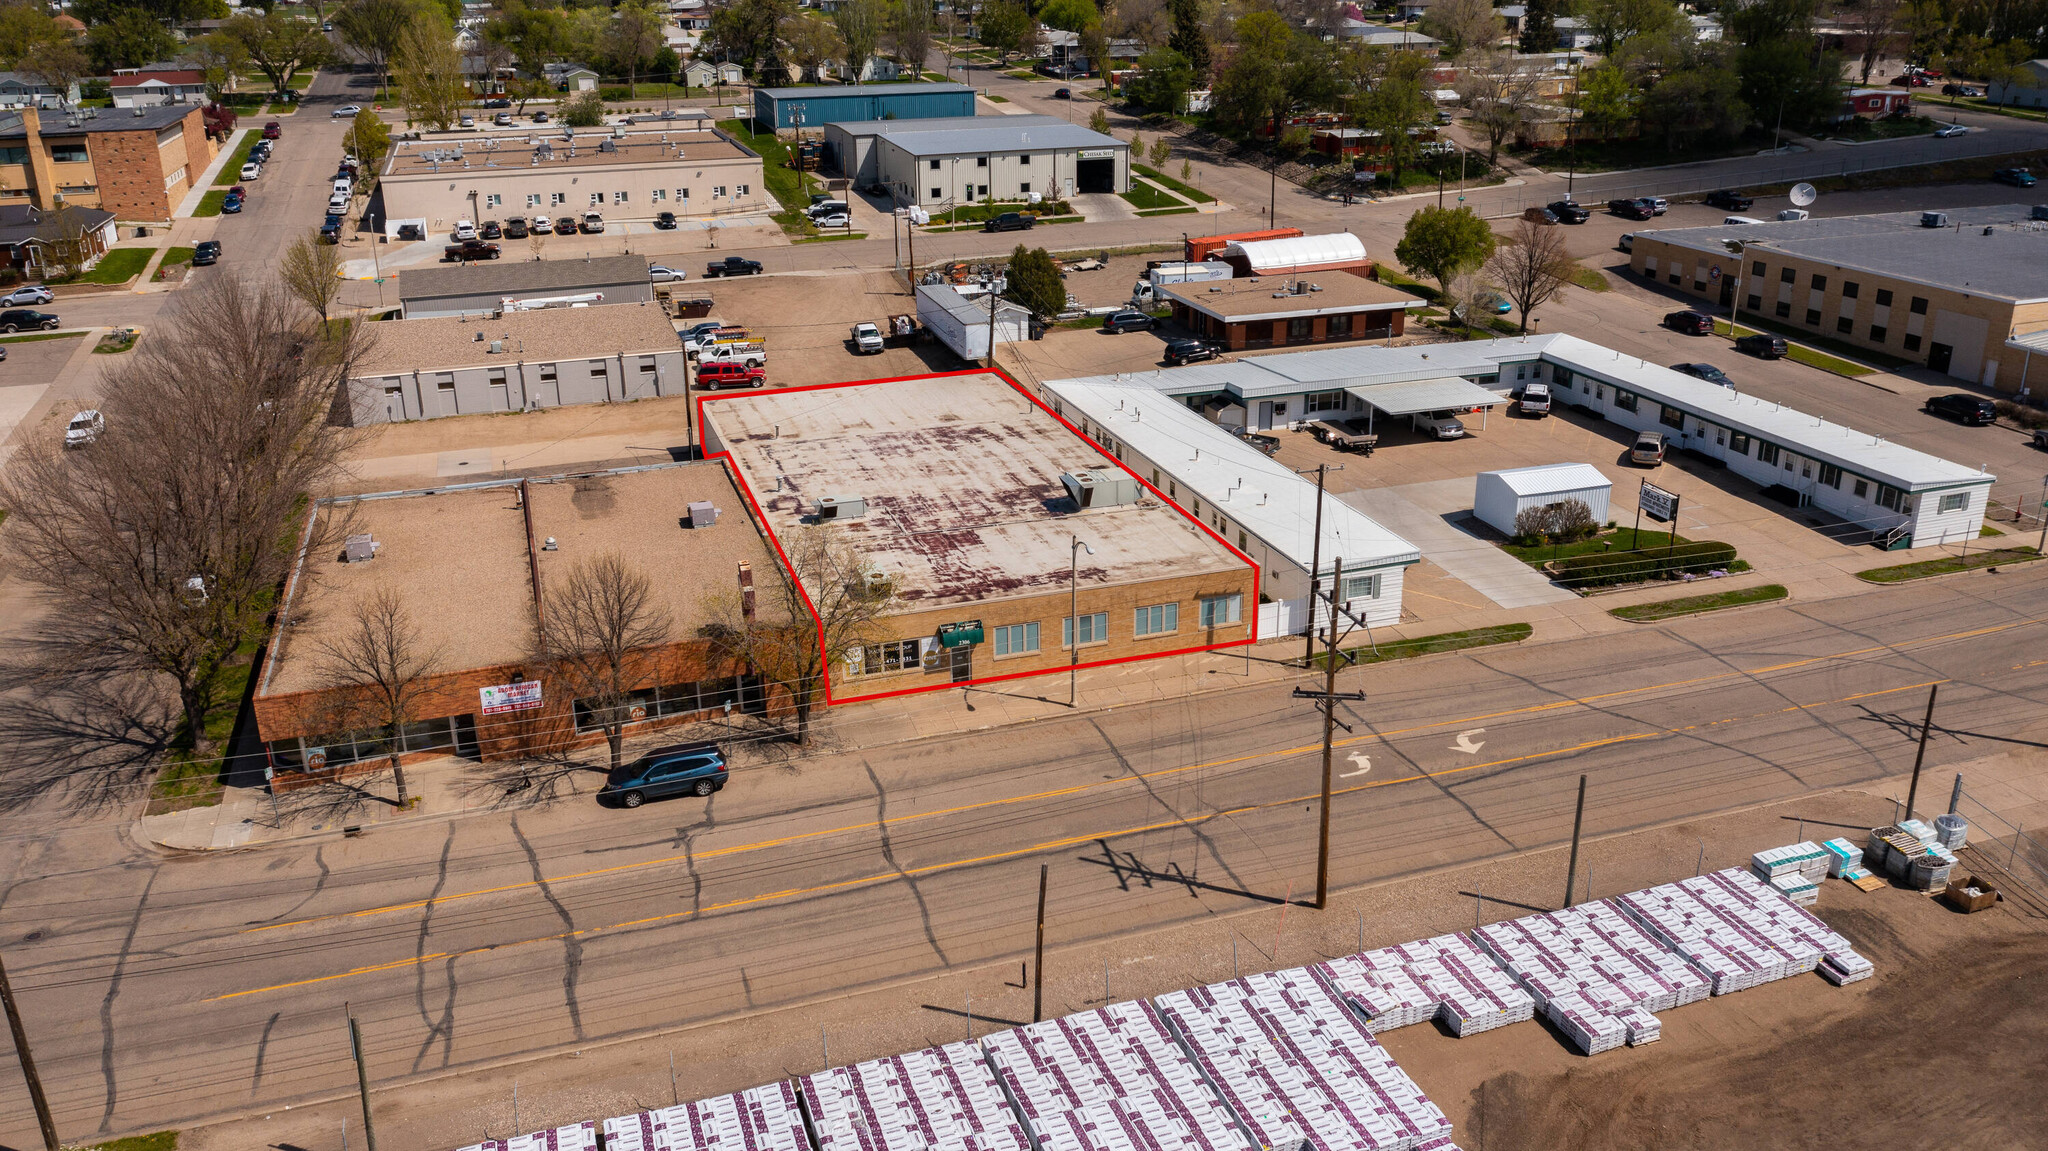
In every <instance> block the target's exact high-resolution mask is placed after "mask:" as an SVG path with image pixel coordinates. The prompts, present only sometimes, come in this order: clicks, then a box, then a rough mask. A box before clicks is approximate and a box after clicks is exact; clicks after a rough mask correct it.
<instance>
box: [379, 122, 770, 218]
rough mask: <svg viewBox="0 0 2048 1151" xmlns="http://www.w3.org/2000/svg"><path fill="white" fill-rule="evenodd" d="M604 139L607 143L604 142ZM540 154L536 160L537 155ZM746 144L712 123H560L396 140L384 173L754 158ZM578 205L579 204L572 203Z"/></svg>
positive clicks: (451, 173)
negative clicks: (566, 126) (624, 126)
mask: <svg viewBox="0 0 2048 1151" xmlns="http://www.w3.org/2000/svg"><path fill="white" fill-rule="evenodd" d="M605 145H609V146H610V147H609V148H607V147H605ZM536 156H538V157H539V159H538V160H537V161H536V159H535V157H536ZM756 158H757V157H755V156H754V154H753V153H752V152H750V151H748V150H747V149H746V148H743V147H741V146H740V145H739V144H738V143H736V142H734V141H733V140H732V138H731V137H729V136H727V135H726V134H725V133H723V132H720V131H718V130H716V129H709V128H706V129H698V128H692V127H687V126H680V125H679V126H677V127H674V128H670V129H669V130H667V131H665V132H648V131H642V132H628V133H626V134H625V135H624V136H619V137H614V136H612V135H611V133H610V131H609V130H607V129H598V128H585V129H580V130H578V131H577V133H576V134H575V135H574V136H564V135H563V134H562V131H561V129H559V128H554V129H553V130H549V128H547V127H543V128H536V129H534V130H533V131H531V132H527V133H523V134H515V133H512V132H498V133H492V134H490V135H483V136H474V137H461V138H449V137H440V138H437V139H432V140H398V141H394V142H393V143H392V145H391V156H390V158H389V159H387V160H385V161H384V178H385V179H401V180H402V179H407V178H413V179H417V178H420V177H432V176H440V177H442V178H445V179H453V178H455V177H456V176H458V175H460V174H462V173H464V172H467V173H469V174H470V175H471V176H483V175H491V174H496V175H500V176H517V175H521V174H527V175H545V174H547V173H548V172H551V171H556V170H559V169H562V168H575V169H579V170H580V169H584V168H610V167H629V166H634V165H644V164H667V165H670V166H673V167H677V168H683V167H688V166H689V165H691V164H704V163H715V162H720V161H731V160H745V159H756ZM576 208H577V210H579V211H580V210H582V208H583V205H580V204H579V205H576Z"/></svg>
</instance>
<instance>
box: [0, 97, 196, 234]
mask: <svg viewBox="0 0 2048 1151" xmlns="http://www.w3.org/2000/svg"><path fill="white" fill-rule="evenodd" d="M214 154H215V145H214V142H213V140H211V139H210V138H208V136H207V134H206V125H205V118H204V116H203V115H202V114H201V111H200V109H199V108H198V107H197V106H195V105H191V104H166V105H161V106H158V107H154V108H134V109H122V110H120V111H119V112H114V111H108V112H107V114H105V115H101V114H99V112H98V111H96V110H93V109H81V110H78V111H75V112H70V113H65V114H63V115H62V116H61V118H60V116H59V114H58V113H55V112H48V113H44V112H39V111H38V110H37V109H36V108H35V107H34V106H32V105H31V106H26V107H23V108H21V109H19V110H18V111H16V112H14V113H12V114H9V115H5V116H0V205H6V204H33V205H35V206H36V207H38V208H41V209H43V210H45V211H49V210H51V209H53V208H55V207H57V205H58V202H59V200H60V199H61V201H62V202H63V203H65V204H70V205H72V206H74V207H79V208H100V209H104V210H105V211H108V212H112V213H113V214H114V215H115V216H116V217H118V218H119V219H122V220H138V221H145V220H146V221H158V220H162V221H169V220H170V218H171V213H172V212H173V211H175V210H176V209H177V207H178V205H179V203H180V202H182V201H183V200H184V198H185V194H186V193H187V192H189V191H191V189H192V185H193V184H194V183H195V182H196V181H197V180H198V179H199V176H200V174H201V173H203V172H204V171H205V170H206V166H207V165H208V164H210V163H212V162H213V157H214Z"/></svg>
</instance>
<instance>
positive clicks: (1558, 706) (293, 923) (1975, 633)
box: [241, 617, 2042, 934]
mask: <svg viewBox="0 0 2048 1151" xmlns="http://www.w3.org/2000/svg"><path fill="white" fill-rule="evenodd" d="M2041 622H2042V619H2041V618H2038V617H2037V618H2032V619H2024V620H2015V621H2013V622H2011V623H2004V624H1997V625H1995V626H1992V627H1985V628H1974V629H1971V630H1969V631H1959V632H1950V633H1948V634H1946V635H1936V636H1928V637H1926V638H1925V639H1918V640H1910V641H1907V642H1905V643H1899V644H1876V645H1872V646H1870V647H1861V648H1855V649H1853V650H1850V651H1842V652H1835V653H1833V654H1830V655H1817V656H1810V657H1808V658H1805V659H1797V660H1788V661H1786V662H1784V663H1778V664H1771V665H1769V666H1767V667H1761V668H1756V669H1753V670H1748V671H1725V672H1717V673H1715V674H1713V675H1706V676H1696V677H1694V678H1692V679H1681V680H1673V681H1671V682H1668V683H1657V684H1647V685H1645V686H1642V687H1631V688H1623V689H1621V690H1619V691H1610V692H1603V693H1601V694H1599V695H1589V696H1580V697H1574V698H1571V699H1560V700H1552V701H1550V702H1548V703H1539V704H1530V705H1529V706H1527V707H1517V708H1509V709H1507V710H1504V711H1490V712H1484V713H1481V714H1479V715H1468V716H1461V717H1459V718H1456V719H1441V720H1434V721H1431V722H1428V723H1422V724H1417V725H1415V726H1413V727H1404V728H1391V729H1388V730H1386V731H1382V732H1375V733H1369V734H1366V735H1356V736H1350V737H1348V738H1345V739H1340V740H1337V741H1336V742H1335V743H1334V744H1333V745H1332V746H1334V747H1349V746H1351V745H1353V744H1358V743H1364V742H1367V741H1370V740H1384V739H1392V738H1394V737H1395V736H1401V735H1413V734H1415V733H1416V732H1422V731H1430V730H1433V729H1436V728H1441V727H1466V726H1470V725H1472V724H1476V723H1485V722H1490V721H1493V720H1500V719H1507V718H1510V717H1513V716H1525V715H1541V714H1544V713H1547V712H1553V711H1560V710H1563V709H1566V708H1572V707H1591V706H1594V705H1596V704H1603V703H1610V702H1612V701H1614V700H1617V699H1625V698H1627V697H1629V696H1637V695H1646V694H1649V693H1652V692H1658V691H1668V690H1670V689H1672V688H1682V687H1697V686H1699V685H1700V684H1705V683H1715V682H1720V681H1725V680H1730V679H1746V678H1751V677H1755V676H1760V675H1766V674H1770V673H1773V672H1781V671H1792V670H1796V669H1799V668H1804V667H1811V666H1813V665H1815V664H1820V663H1828V662H1831V661H1835V660H1845V659H1853V658H1855V657H1857V656H1863V655H1870V654H1872V653H1874V652H1890V651H1903V650H1906V649H1909V648H1915V647H1923V646H1926V645H1929V644H1934V643H1943V642H1947V641H1950V640H1958V639H1974V638H1977V637H1980V636H1986V635H1994V634H1997V633H1999V632H2004V631H2011V630H2013V629H2015V628H2020V627H2026V626H2029V625H2032V624H2037V623H2041ZM1877 694H1882V693H1877ZM1852 698H1856V697H1852ZM1828 702H1829V703H1842V702H1847V701H1846V700H1831V701H1828ZM1812 706H1825V705H1824V704H1816V705H1812ZM1321 748H1322V744H1321V743H1320V742H1317V743H1312V744H1304V745H1301V746H1299V747H1290V748H1283V749H1280V750H1277V751H1259V752H1252V753H1250V754H1246V755H1237V756H1230V757H1228V758H1225V759H1212V760H1207V761H1204V762H1202V763H1190V764H1182V765H1180V766H1178V767H1166V768H1160V769H1159V770H1157V771H1149V772H1138V773H1132V774H1130V775H1120V776H1116V777H1115V778H1112V779H1105V780H1095V781H1092V782H1089V783H1080V784H1075V785H1073V786H1071V787H1061V788H1053V789H1050V790H1047V791H1035V792H1029V793H1027V794H1023V795H1012V796H1005V797H1003V798H1000V799H985V800H978V801H976V802H974V803H966V804H960V805H958V806H955V807H945V808H935V809H933V810H931V811H923V812H916V813H913V814H910V815H899V816H895V817H893V818H890V819H888V820H885V821H883V823H882V826H883V827H890V828H893V827H900V826H903V825H905V824H909V823H916V822H919V821H923V820H930V819H940V818H944V817H946V816H952V815H962V814H965V813H967V812H972V811H986V810H989V809H992V808H999V807H1009V806H1015V805H1018V804H1025V803H1038V802H1042V801H1045V800H1050V799H1063V798H1067V797H1069V796H1074V795H1079V794H1082V793H1084V792H1088V791H1093V790H1096V789H1098V788H1105V787H1125V786H1129V785H1131V784H1135V783H1143V782H1149V781H1153V780H1158V779H1164V778H1167V777H1169V776H1174V775H1179V774H1182V773H1185V772H1190V771H1206V770H1209V769H1211V768H1218V767H1233V766H1237V765H1239V764H1244V763H1250V762H1253V761H1255V760H1261V759H1284V758H1286V757H1288V756H1292V755H1301V754H1304V753H1306V752H1311V751H1319V750H1321ZM875 826H876V824H875V823H874V822H873V821H867V822H862V823H854V824H845V825H842V826H839V827H831V828H824V829H821V830H818V831H804V832H797V833H795V834H792V835H785V836H779V837H776V838H773V839H764V840H760V841H757V842H754V843H742V844H734V845H733V846H731V847H721V848H713V849H711V850H708V851H704V852H699V853H697V854H696V855H694V856H686V855H669V856H663V857H661V858H659V859H648V860H642V861H640V862H638V863H621V864H615V865H613V866H611V867H598V868H591V869H589V870H586V871H574V872H568V873H565V874H562V875H551V876H547V877H545V878H542V879H527V880H521V881H520V882H518V883H507V884H501V885H499V886H497V887H482V888H477V889H475V890H473V891H458V892H455V893H453V894H451V895H436V896H430V897H428V898H426V899H415V900H409V901H407V902H404V903H391V904H385V905H382V906H379V907H366V908H363V909H361V910H358V911H337V912H331V913H329V914H326V915H313V916H307V917H306V918H303V919H291V920H286V921H285V922H282V923H266V924H262V925H260V926H256V927H245V928H243V929H242V932H241V933H242V934H250V933H256V932H264V931H277V930H280V929H283V928H287V927H303V926H305V925H307V924H311V923H324V922H326V921H328V920H331V919H361V918H365V917H369V916H375V915H388V914H390V913H392V912H394V911H411V910H415V909H418V908H422V907H428V906H436V905H440V904H446V903H453V902H455V901H457V900H462V899H475V898H477V897H479V896H484V895H500V894H503V893H505V892H508V891H529V890H533V889H536V888H539V887H541V886H542V885H545V884H551V883H566V882H569V881H571V880H577V879H592V878H596V877H598V876H602V875H615V874H618V873H620V872H626V871H637V870H639V869H641V868H648V867H665V866H669V865H673V864H679V863H681V864H687V863H689V862H690V861H691V860H692V859H695V860H697V861H699V862H701V861H703V860H707V859H718V858H721V857H723V856H728V855H741V854H746V853H749V852H755V851H765V850H768V849H771V848H776V847H786V846H788V845H790V844H792V843H802V842H805V841H808V840H815V839H826V838H830V837H832V836H836V835H847V834H851V833H854V832H861V831H868V830H872V829H874V828H875Z"/></svg>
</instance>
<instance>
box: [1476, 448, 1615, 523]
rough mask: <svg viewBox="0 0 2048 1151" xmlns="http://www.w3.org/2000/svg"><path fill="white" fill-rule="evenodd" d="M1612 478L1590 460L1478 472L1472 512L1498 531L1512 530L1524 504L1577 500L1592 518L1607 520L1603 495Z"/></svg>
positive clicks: (1532, 504) (1605, 495)
mask: <svg viewBox="0 0 2048 1151" xmlns="http://www.w3.org/2000/svg"><path fill="white" fill-rule="evenodd" d="M1613 486H1614V484H1613V481H1611V480H1609V479H1608V478H1607V477H1606V476H1605V475H1604V474H1602V473H1601V471H1600V469H1599V468H1596V467H1594V466H1593V465H1592V464H1543V465H1541V466H1539V467H1533V468H1509V469H1507V470H1505V471H1498V472H1480V473H1479V480H1478V482H1477V483H1476V484H1475V485H1474V487H1473V491H1472V514H1473V515H1475V516H1477V517H1478V518H1479V521H1480V522H1481V523H1484V524H1486V525H1487V526H1488V527H1491V528H1493V529H1494V530H1496V531H1498V532H1500V533H1501V534H1502V535H1507V536H1512V535H1514V534H1515V517H1516V516H1518V515H1520V514H1521V513H1522V510H1523V509H1525V508H1540V507H1543V506H1545V505H1547V504H1554V503H1561V502H1563V501H1565V500H1580V501H1583V502H1584V503H1585V505H1586V506H1587V507H1588V508H1590V509H1592V512H1593V522H1594V523H1596V524H1604V523H1606V522H1607V496H1608V493H1609V491H1610V490H1611V489H1612V488H1613Z"/></svg>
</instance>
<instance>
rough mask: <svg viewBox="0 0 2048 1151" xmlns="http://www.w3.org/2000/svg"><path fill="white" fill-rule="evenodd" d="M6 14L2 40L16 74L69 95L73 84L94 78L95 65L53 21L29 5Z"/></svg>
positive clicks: (68, 34)
mask: <svg viewBox="0 0 2048 1151" xmlns="http://www.w3.org/2000/svg"><path fill="white" fill-rule="evenodd" d="M7 10H8V12H9V18H8V21H7V24H6V26H5V27H4V28H0V36H4V38H5V40H6V41H7V46H8V50H9V52H10V55H9V56H8V59H9V61H10V62H11V64H12V66H13V68H14V70H15V71H17V72H23V73H26V74H27V75H28V76H29V77H30V78H32V79H34V80H36V81H38V82H40V83H43V84H47V85H49V86H50V87H51V88H54V89H56V90H57V91H58V92H59V93H68V92H70V91H71V85H72V84H73V83H75V82H77V81H78V80H80V79H82V78H83V77H86V76H90V75H92V71H93V65H92V61H91V60H89V59H87V58H86V54H85V51H84V50H83V49H81V48H80V47H79V46H78V42H77V41H76V40H74V39H73V38H72V36H71V34H70V33H69V32H67V31H65V30H64V29H63V28H61V27H59V26H58V24H57V22H56V21H55V20H54V19H52V18H50V17H48V16H44V15H42V14H41V13H39V12H35V11H33V10H31V9H28V7H27V5H15V4H10V5H7Z"/></svg>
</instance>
